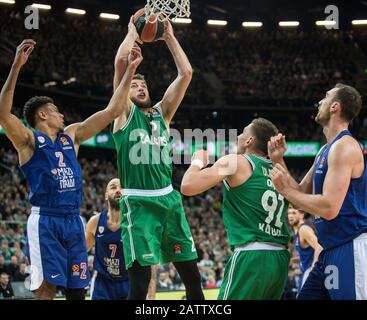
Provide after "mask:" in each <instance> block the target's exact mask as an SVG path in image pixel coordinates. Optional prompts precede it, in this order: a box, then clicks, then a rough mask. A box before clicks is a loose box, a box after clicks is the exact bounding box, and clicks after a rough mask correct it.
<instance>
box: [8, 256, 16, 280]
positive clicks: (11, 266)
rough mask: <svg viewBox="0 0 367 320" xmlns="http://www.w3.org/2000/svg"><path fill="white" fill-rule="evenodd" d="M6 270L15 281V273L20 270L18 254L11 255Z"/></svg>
mask: <svg viewBox="0 0 367 320" xmlns="http://www.w3.org/2000/svg"><path fill="white" fill-rule="evenodd" d="M6 270H7V273H8V274H9V276H10V279H11V280H12V281H13V277H14V275H15V273H16V272H18V271H19V266H18V258H17V256H12V257H11V259H10V263H9V265H8V266H7V267H6Z"/></svg>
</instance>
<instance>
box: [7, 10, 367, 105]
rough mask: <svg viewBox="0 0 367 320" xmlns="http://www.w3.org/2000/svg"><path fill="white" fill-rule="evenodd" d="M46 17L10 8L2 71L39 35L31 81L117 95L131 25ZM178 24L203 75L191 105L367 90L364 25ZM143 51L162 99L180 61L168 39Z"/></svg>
mask: <svg viewBox="0 0 367 320" xmlns="http://www.w3.org/2000/svg"><path fill="white" fill-rule="evenodd" d="M40 14H41V19H40V25H39V30H26V29H25V28H24V13H21V12H16V11H12V10H11V9H3V8H2V10H1V12H0V38H1V45H0V52H1V54H0V57H1V58H0V71H1V74H2V75H3V74H5V73H6V71H7V68H8V67H9V65H10V63H11V60H12V58H13V50H14V48H15V46H16V44H18V43H20V42H21V40H22V39H23V38H26V37H32V38H33V39H35V40H36V41H37V48H36V50H35V51H34V53H33V54H32V58H31V59H30V61H29V63H28V64H27V66H26V68H25V70H24V73H23V74H22V75H23V77H24V80H25V81H27V82H30V83H32V84H35V85H41V86H42V85H43V84H45V83H47V82H50V81H55V82H57V83H58V84H62V82H63V81H67V80H69V79H71V78H75V79H76V82H73V83H70V84H68V85H67V87H66V88H67V90H69V91H76V92H81V93H83V94H87V95H104V96H108V95H110V93H111V90H112V79H113V72H114V71H113V61H114V55H115V53H116V51H117V48H118V46H119V44H120V43H121V42H122V40H123V37H124V35H125V34H126V32H127V28H126V26H123V25H122V24H121V23H120V22H111V21H102V20H98V19H89V18H87V17H75V16H72V17H71V16H68V15H60V16H56V15H53V14H52V13H50V12H41V13H40ZM174 29H175V33H176V36H177V38H178V40H179V41H180V43H181V44H182V46H183V48H184V50H185V51H186V53H187V55H188V57H189V59H190V61H191V63H192V65H193V69H194V72H195V73H194V77H193V81H192V84H191V85H190V88H189V90H188V93H187V97H186V101H187V102H188V103H190V104H204V105H210V104H213V103H214V102H217V103H218V101H219V102H220V103H226V104H234V105H239V104H251V105H256V104H260V105H264V104H265V105H269V104H271V105H274V104H276V105H290V104H291V105H294V104H297V105H302V104H308V103H309V102H310V101H312V102H314V101H317V100H318V99H319V98H320V93H322V92H324V91H325V90H326V89H328V88H331V87H333V86H334V85H335V84H336V83H337V82H347V83H348V84H350V85H353V86H356V87H357V89H359V90H361V91H362V92H364V89H366V88H367V86H366V85H367V61H366V43H367V40H366V39H367V30H366V29H363V28H362V29H354V30H349V31H342V30H326V29H319V30H313V31H303V30H301V29H297V28H296V29H295V30H281V29H278V30H274V31H267V30H246V29H242V30H236V31H230V30H228V29H227V28H212V27H209V26H202V27H201V28H200V29H199V28H198V27H195V26H192V25H189V26H178V25H175V26H174ZM346 53H347V54H346ZM143 55H144V62H143V63H142V66H141V68H140V70H139V72H141V73H143V74H146V78H147V81H148V84H149V87H150V90H151V92H152V93H153V97H161V96H162V95H163V93H164V91H165V89H166V88H167V86H168V85H169V83H170V82H171V81H172V80H173V79H174V77H175V76H176V69H175V66H174V62H173V59H172V57H171V55H170V53H169V50H168V49H167V46H165V45H164V44H163V43H162V42H161V41H158V42H157V43H152V44H146V45H143ZM218 99H219V100H218Z"/></svg>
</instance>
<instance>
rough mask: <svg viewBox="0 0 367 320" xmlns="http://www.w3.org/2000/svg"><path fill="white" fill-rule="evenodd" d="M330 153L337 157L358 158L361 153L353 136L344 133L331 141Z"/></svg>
mask: <svg viewBox="0 0 367 320" xmlns="http://www.w3.org/2000/svg"><path fill="white" fill-rule="evenodd" d="M330 154H332V155H335V156H336V157H338V158H348V159H358V158H359V156H360V155H361V154H362V149H361V146H360V144H359V142H358V141H357V140H356V139H355V138H354V137H352V136H350V135H345V136H343V137H341V138H340V139H339V140H337V141H336V142H335V143H333V145H332V146H331V148H330Z"/></svg>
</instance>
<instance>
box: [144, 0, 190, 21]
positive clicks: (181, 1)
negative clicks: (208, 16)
mask: <svg viewBox="0 0 367 320" xmlns="http://www.w3.org/2000/svg"><path fill="white" fill-rule="evenodd" d="M145 16H146V19H147V21H148V19H149V17H151V16H156V17H157V19H158V20H160V21H164V20H171V21H172V20H174V19H175V18H188V17H189V16H190V0H147V4H146V6H145Z"/></svg>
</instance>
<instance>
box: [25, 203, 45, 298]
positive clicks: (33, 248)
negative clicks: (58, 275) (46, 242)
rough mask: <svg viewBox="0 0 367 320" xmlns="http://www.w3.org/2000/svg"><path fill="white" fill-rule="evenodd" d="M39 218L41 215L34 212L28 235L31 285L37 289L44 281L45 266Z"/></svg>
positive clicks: (28, 226) (29, 219)
mask: <svg viewBox="0 0 367 320" xmlns="http://www.w3.org/2000/svg"><path fill="white" fill-rule="evenodd" d="M39 219H40V215H39V214H38V213H34V212H33V208H32V213H31V215H30V216H29V218H28V222H27V236H28V247H29V256H30V260H31V261H30V263H31V266H30V271H31V276H30V279H31V285H30V290H31V291H34V290H37V289H38V288H39V287H40V286H41V284H42V282H43V279H44V278H43V268H42V258H41V248H40V238H39Z"/></svg>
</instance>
